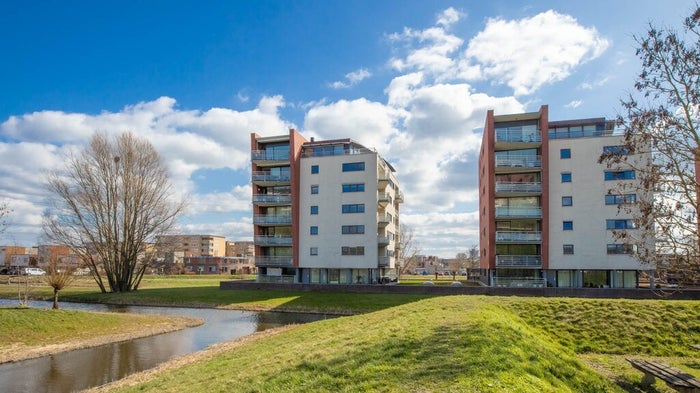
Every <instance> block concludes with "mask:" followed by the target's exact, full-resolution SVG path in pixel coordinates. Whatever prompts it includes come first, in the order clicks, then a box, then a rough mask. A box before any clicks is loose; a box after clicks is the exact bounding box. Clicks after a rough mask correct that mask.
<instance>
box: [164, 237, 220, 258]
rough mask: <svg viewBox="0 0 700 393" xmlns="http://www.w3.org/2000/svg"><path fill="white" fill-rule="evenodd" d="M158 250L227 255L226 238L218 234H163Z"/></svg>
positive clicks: (213, 255) (198, 255)
mask: <svg viewBox="0 0 700 393" xmlns="http://www.w3.org/2000/svg"><path fill="white" fill-rule="evenodd" d="M156 244H157V245H158V248H159V250H158V252H170V253H175V252H181V253H182V254H183V256H185V257H223V256H226V238H225V237H223V236H216V235H162V236H159V237H158V241H157V242H156Z"/></svg>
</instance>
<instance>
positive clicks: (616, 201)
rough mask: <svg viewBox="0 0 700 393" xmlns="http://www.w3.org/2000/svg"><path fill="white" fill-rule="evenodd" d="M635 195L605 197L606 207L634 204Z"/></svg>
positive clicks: (635, 200)
mask: <svg viewBox="0 0 700 393" xmlns="http://www.w3.org/2000/svg"><path fill="white" fill-rule="evenodd" d="M636 202H637V194H624V195H606V196H605V204H606V205H621V204H628V203H636Z"/></svg>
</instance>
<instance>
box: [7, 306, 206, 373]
mask: <svg viewBox="0 0 700 393" xmlns="http://www.w3.org/2000/svg"><path fill="white" fill-rule="evenodd" d="M199 323H201V322H198V321H196V320H193V319H188V318H178V317H176V318H173V317H164V316H163V317H161V316H153V315H136V314H116V313H95V312H82V311H73V310H47V309H36V308H28V307H0V362H4V361H13V360H19V359H25V358H31V357H35V356H41V355H46V354H50V353H56V352H60V351H64V350H68V349H76V348H84V347H88V346H94V345H99V344H103V343H106V342H112V341H119V340H126V339H129V338H134V337H142V336H145V335H149V334H156V333H162V332H166V331H173V330H176V329H182V328H184V327H187V326H195V325H197V324H199ZM86 327H89V328H86Z"/></svg>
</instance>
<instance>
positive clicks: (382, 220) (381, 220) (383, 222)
mask: <svg viewBox="0 0 700 393" xmlns="http://www.w3.org/2000/svg"><path fill="white" fill-rule="evenodd" d="M391 221H392V217H391V215H389V214H382V215H379V216H378V217H377V224H379V226H387V225H389V224H391Z"/></svg>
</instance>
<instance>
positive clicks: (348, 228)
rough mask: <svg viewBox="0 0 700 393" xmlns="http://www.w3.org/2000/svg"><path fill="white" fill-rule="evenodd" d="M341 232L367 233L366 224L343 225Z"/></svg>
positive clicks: (352, 233) (351, 233)
mask: <svg viewBox="0 0 700 393" xmlns="http://www.w3.org/2000/svg"><path fill="white" fill-rule="evenodd" d="M341 232H342V233H343V235H360V234H363V233H365V226H364V225H343V227H342V230H341Z"/></svg>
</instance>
